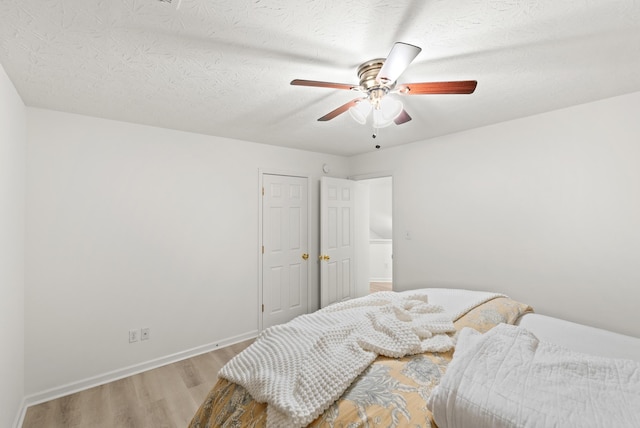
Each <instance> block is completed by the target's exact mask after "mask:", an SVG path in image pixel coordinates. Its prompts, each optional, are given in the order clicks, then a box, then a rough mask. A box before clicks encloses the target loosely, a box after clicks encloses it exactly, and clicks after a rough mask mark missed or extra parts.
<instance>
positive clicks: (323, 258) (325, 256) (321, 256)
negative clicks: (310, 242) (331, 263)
mask: <svg viewBox="0 0 640 428" xmlns="http://www.w3.org/2000/svg"><path fill="white" fill-rule="evenodd" d="M330 258H331V257H329V256H328V255H326V254H322V255H320V256H318V260H325V261H326V260H329V259H330Z"/></svg>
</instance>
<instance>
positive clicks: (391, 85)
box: [291, 42, 478, 138]
mask: <svg viewBox="0 0 640 428" xmlns="http://www.w3.org/2000/svg"><path fill="white" fill-rule="evenodd" d="M421 50H422V49H421V48H419V47H418V46H413V45H410V44H408V43H401V42H396V43H395V44H394V45H393V48H392V49H391V52H389V55H388V56H387V58H386V59H385V58H377V59H372V60H370V61H367V62H365V63H362V64H361V65H360V66H359V67H358V78H360V83H359V84H358V85H351V84H348V83H332V82H320V81H316V80H302V79H294V80H292V81H291V84H292V85H295V86H313V87H319V88H331V89H344V90H348V91H357V92H361V93H362V94H363V96H361V97H358V98H355V99H353V100H351V101H349V102H348V103H346V104H343V105H341V106H340V107H338V108H337V109H335V110H333V111H330V112H329V113H327V114H325V115H324V116H322V117H321V118H319V119H318V120H319V121H321V122H324V121H328V120H331V119H333V118H335V117H337V116H339V115H341V114H342V113H344V112H345V111H349V113H350V114H351V116H352V117H353V119H355V120H356V122H358V123H360V124H365V123H366V121H367V117H368V115H369V113H370V112H371V111H373V114H372V116H373V127H374V134H373V137H374V138H375V136H376V133H375V130H376V129H378V128H384V127H385V126H389V125H391V123H395V124H396V125H401V124H403V123H406V122H408V121H410V120H411V116H409V113H407V112H406V111H405V110H404V107H403V105H402V103H401V102H400V101H399V100H397V99H395V98H393V97H387V95H389V94H398V95H424V94H471V93H473V91H475V89H476V86H477V84H478V82H477V81H475V80H460V81H454V82H423V83H401V84H398V83H397V80H398V78H399V77H400V75H402V73H403V72H404V71H405V70H406V69H407V67H408V66H409V64H411V62H412V61H413V60H414V59H415V57H416V56H418V54H419V53H420V51H421Z"/></svg>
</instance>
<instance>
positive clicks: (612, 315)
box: [350, 93, 640, 337]
mask: <svg viewBox="0 0 640 428" xmlns="http://www.w3.org/2000/svg"><path fill="white" fill-rule="evenodd" d="M639 110H640V93H633V94H629V95H625V96H621V97H616V98H611V99H607V100H602V101H599V102H594V103H590V104H585V105H581V106H576V107H572V108H568V109H564V110H559V111H554V112H549V113H545V114H541V115H538V116H534V117H528V118H524V119H519V120H514V121H511V122H507V123H501V124H497V125H494V126H488V127H485V128H481V129H475V130H471V131H467V132H463V133H458V134H455V135H449V136H445V137H440V138H435V139H431V140H428V141H424V142H419V143H414V144H410V145H406V146H402V147H397V148H393V149H388V150H384V151H381V152H375V153H370V154H365V155H360V156H355V157H353V158H352V159H351V167H350V169H351V170H350V174H351V175H357V174H367V173H370V172H374V171H380V170H384V171H392V172H393V192H394V203H395V207H394V230H393V235H394V246H395V248H394V281H395V283H394V289H395V290H406V289H411V288H417V287H424V286H431V287H434V286H451V287H459V288H469V289H490V290H495V291H502V292H505V293H507V294H509V295H510V296H511V297H513V298H515V299H518V300H520V301H523V302H527V303H529V304H530V305H532V306H533V307H534V308H535V309H536V311H537V312H539V313H545V314H548V315H552V316H557V317H563V318H566V319H569V320H573V321H577V322H581V323H584V324H588V325H593V326H597V327H602V328H608V329H612V330H616V331H619V332H621V333H625V334H630V335H635V336H637V337H640V322H639V318H638V313H639V309H640V303H639V302H640V269H639V268H638V266H639V261H640V143H639V142H640V121H639V120H638V111H639ZM408 126H410V124H409V125H408ZM407 231H408V232H410V237H411V239H410V240H407V239H405V234H406V232H407Z"/></svg>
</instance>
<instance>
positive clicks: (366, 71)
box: [358, 58, 385, 92]
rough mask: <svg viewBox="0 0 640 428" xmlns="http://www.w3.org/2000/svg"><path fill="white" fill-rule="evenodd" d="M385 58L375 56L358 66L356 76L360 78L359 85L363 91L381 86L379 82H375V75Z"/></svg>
mask: <svg viewBox="0 0 640 428" xmlns="http://www.w3.org/2000/svg"><path fill="white" fill-rule="evenodd" d="M384 61H385V58H376V59H372V60H370V61H367V62H365V63H363V64H361V65H360V67H358V77H359V78H360V87H361V88H362V89H363V90H364V91H367V92H368V91H370V90H371V89H374V88H379V87H380V86H382V85H381V84H380V83H379V82H376V77H377V76H378V73H379V72H380V69H381V68H382V66H383V65H384Z"/></svg>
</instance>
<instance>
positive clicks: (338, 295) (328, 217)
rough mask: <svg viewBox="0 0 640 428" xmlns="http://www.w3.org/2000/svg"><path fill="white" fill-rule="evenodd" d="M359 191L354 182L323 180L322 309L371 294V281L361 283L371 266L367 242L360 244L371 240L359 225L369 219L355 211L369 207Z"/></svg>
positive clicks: (321, 211) (321, 187) (321, 206)
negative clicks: (369, 265)
mask: <svg viewBox="0 0 640 428" xmlns="http://www.w3.org/2000/svg"><path fill="white" fill-rule="evenodd" d="M358 188H359V184H358V183H357V182H355V181H352V180H345V179H341V178H332V177H321V179H320V255H319V259H320V307H321V308H324V307H325V306H327V305H329V304H331V303H335V302H339V301H342V300H347V299H352V298H354V297H358V296H363V295H365V294H367V292H368V280H367V283H366V284H364V285H363V284H360V283H361V282H362V280H361V278H363V277H364V275H362V274H361V273H362V272H364V271H365V269H363V266H368V253H366V249H367V248H368V243H365V244H364V246H363V245H362V244H360V241H362V240H363V239H367V238H368V237H367V236H366V234H365V233H364V232H363V230H364V228H362V227H360V228H358V225H357V224H356V218H358V219H360V218H366V216H362V215H360V214H361V213H356V211H357V210H358V209H360V208H361V207H365V206H368V204H365V203H363V201H362V200H361V199H358V195H357V192H358ZM360 226H362V225H360ZM366 229H368V225H366ZM363 251H364V253H363ZM356 255H357V258H356ZM358 262H360V265H359V264H358ZM358 284H360V285H362V286H358Z"/></svg>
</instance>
